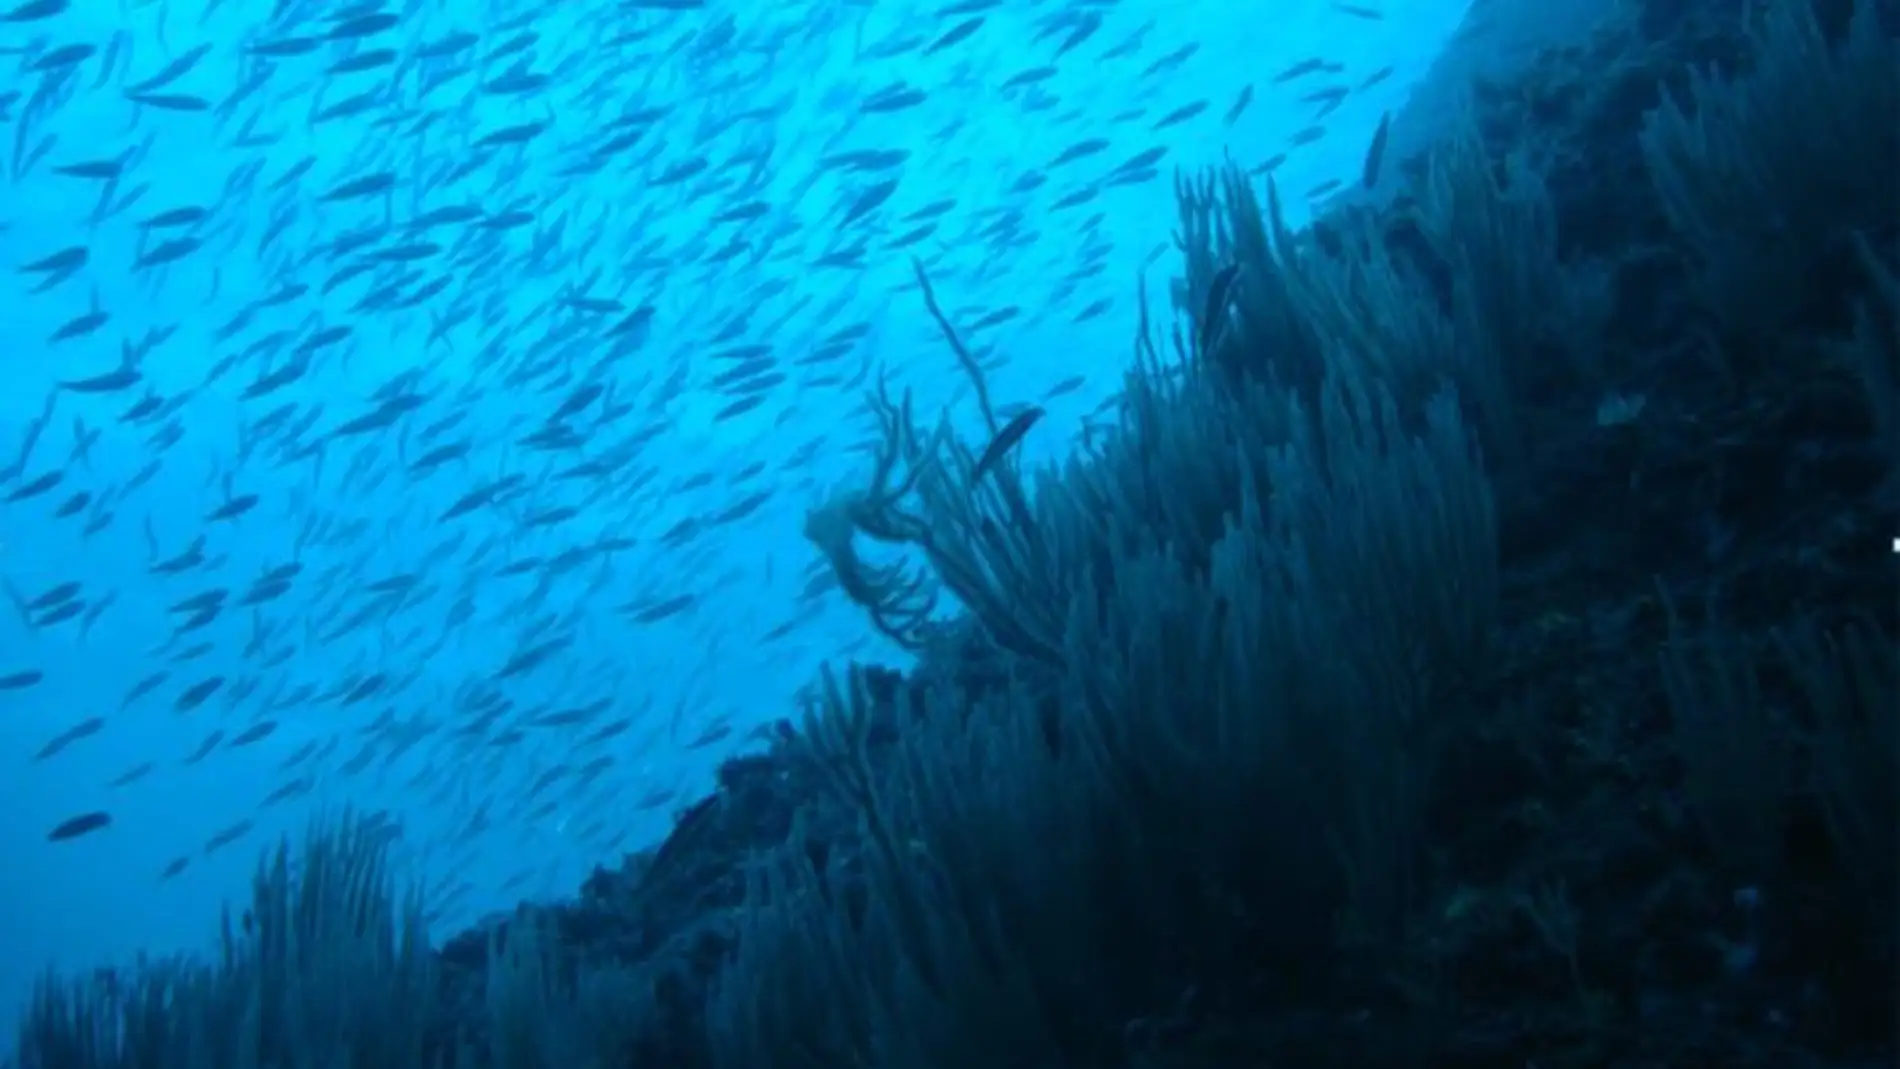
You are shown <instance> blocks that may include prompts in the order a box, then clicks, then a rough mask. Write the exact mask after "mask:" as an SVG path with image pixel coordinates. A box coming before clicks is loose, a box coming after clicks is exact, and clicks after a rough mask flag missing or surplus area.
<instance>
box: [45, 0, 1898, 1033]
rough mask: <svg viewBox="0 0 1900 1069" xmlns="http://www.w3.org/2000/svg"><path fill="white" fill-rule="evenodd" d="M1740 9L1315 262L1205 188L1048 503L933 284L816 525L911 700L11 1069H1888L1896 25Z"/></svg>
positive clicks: (1486, 145) (1440, 159)
mask: <svg viewBox="0 0 1900 1069" xmlns="http://www.w3.org/2000/svg"><path fill="white" fill-rule="evenodd" d="M1718 7H1720V8H1721V9H1722V10H1723V11H1725V12H1728V14H1727V15H1725V16H1719V17H1718V15H1717V14H1715V13H1714V12H1715V9H1716V8H1718ZM1735 8H1736V5H1726V6H1724V5H1711V6H1710V7H1708V8H1706V9H1704V8H1693V7H1690V8H1681V9H1670V8H1665V6H1664V5H1649V7H1647V8H1645V9H1644V11H1643V13H1642V17H1640V18H1636V17H1633V18H1632V19H1630V20H1629V21H1626V22H1619V23H1617V24H1615V25H1612V26H1609V27H1606V28H1605V29H1604V30H1603V31H1602V32H1601V33H1600V34H1599V35H1598V36H1597V37H1596V38H1594V39H1593V40H1592V41H1591V42H1590V43H1589V44H1588V45H1587V46H1584V47H1580V48H1577V49H1572V50H1566V51H1560V52H1553V53H1551V54H1549V55H1547V56H1546V57H1545V58H1544V60H1543V61H1542V63H1540V65H1539V66H1538V67H1537V68H1536V69H1535V70H1534V71H1533V72H1532V74H1531V75H1529V76H1528V79H1527V80H1526V81H1525V82H1524V83H1522V84H1516V85H1511V86H1492V87H1488V89H1487V91H1486V92H1485V93H1484V94H1483V95H1482V96H1481V97H1480V99H1479V100H1478V102H1477V103H1476V104H1475V109H1476V110H1475V111H1474V112H1473V114H1472V115H1471V116H1470V118H1471V121H1470V123H1469V124H1468V126H1467V128H1466V132H1465V133H1464V134H1463V135H1462V136H1458V137H1454V138H1452V139H1451V140H1449V141H1447V142H1444V143H1441V144H1439V145H1437V146H1435V147H1434V149H1433V150H1432V151H1431V152H1430V153H1429V154H1428V155H1426V156H1425V157H1423V158H1421V159H1418V160H1406V161H1399V162H1393V161H1390V160H1388V161H1386V162H1385V164H1384V166H1385V167H1387V168H1396V169H1398V170H1399V171H1400V172H1401V173H1402V176H1403V185H1404V189H1403V191H1402V193H1401V194H1400V195H1399V196H1398V197H1397V199H1395V200H1392V201H1389V202H1383V201H1368V202H1364V203H1359V202H1352V201H1347V202H1342V205H1343V206H1341V207H1339V208H1337V209H1336V210H1334V211H1332V212H1330V213H1328V214H1326V215H1324V216H1322V217H1321V218H1320V219H1318V220H1317V221H1316V222H1315V224H1314V225H1313V226H1311V227H1310V228H1307V229H1304V230H1299V231H1295V230H1293V229H1292V228H1291V227H1289V226H1288V225H1287V223H1286V222H1285V216H1284V212H1283V206H1282V203H1281V200H1280V194H1279V192H1278V190H1277V188H1276V186H1275V184H1274V183H1273V182H1272V181H1271V180H1263V179H1261V178H1259V177H1258V176H1253V175H1249V174H1247V173H1245V172H1243V171H1241V170H1239V169H1233V168H1229V169H1219V170H1214V171H1207V172H1196V173H1182V174H1180V175H1179V177H1178V179H1177V187H1176V193H1177V198H1176V199H1177V203H1178V210H1179V223H1178V228H1177V231H1176V236H1177V248H1176V249H1175V250H1174V252H1173V256H1172V259H1171V260H1170V261H1166V262H1167V263H1168V264H1169V265H1170V266H1169V268H1168V271H1169V275H1170V277H1168V278H1165V279H1161V280H1160V281H1161V282H1162V285H1161V286H1160V287H1159V290H1158V292H1159V294H1160V296H1159V297H1157V298H1156V299H1154V300H1152V302H1150V300H1149V298H1148V296H1147V294H1148V292H1149V291H1148V288H1147V287H1146V286H1145V285H1144V287H1143V290H1142V293H1143V295H1144V296H1143V302H1144V303H1143V305H1142V316H1141V323H1140V328H1139V331H1138V333H1137V335H1136V336H1135V337H1134V338H1133V339H1131V341H1130V349H1131V352H1130V353H1129V354H1128V368H1129V370H1128V372H1127V375H1126V380H1125V384H1124V388H1123V390H1122V392H1121V394H1120V397H1119V401H1118V404H1117V406H1116V408H1115V410H1114V412H1113V418H1112V421H1111V422H1110V423H1109V424H1107V425H1104V426H1102V427H1100V428H1098V429H1097V430H1096V431H1094V432H1093V433H1091V435H1090V436H1089V437H1088V438H1087V439H1086V440H1085V442H1084V443H1083V445H1082V447H1081V448H1080V450H1079V451H1078V452H1077V453H1075V454H1074V455H1072V456H1070V457H1069V458H1067V460H1066V461H1065V462H1063V463H1062V464H1060V465H1058V466H1053V467H1047V466H1036V465H1033V464H1029V463H1025V462H1024V461H1023V459H1022V458H1021V457H1020V455H1019V453H1018V451H1017V449H1016V448H1015V443H1016V441H1017V440H1018V439H1020V438H1021V437H1022V436H1023V432H1024V430H1025V429H1026V428H1027V427H1028V425H1029V424H1030V423H1032V422H1033V421H1034V420H1035V419H1036V418H1037V416H1036V414H1035V413H1034V410H1019V411H1017V412H1015V413H1014V414H1011V413H1008V412H1005V411H1004V410H1002V409H1001V408H1000V407H999V406H997V405H996V404H995V403H994V402H993V400H992V396H991V391H990V389H989V386H988V383H987V381H986V371H985V369H984V367H983V366H982V363H981V361H980V360H979V359H978V358H977V357H976V356H975V355H973V352H972V348H971V346H970V345H969V343H968V341H967V339H966V336H965V330H964V329H963V328H962V327H960V325H959V324H958V322H957V321H956V316H955V314H954V313H953V312H952V311H951V310H949V309H953V308H954V307H955V305H956V301H955V298H954V297H953V296H952V295H949V294H947V293H945V292H942V290H941V287H940V285H939V284H938V283H937V282H936V281H934V280H933V279H932V278H931V277H930V276H929V273H928V271H927V269H926V268H925V266H924V265H922V264H918V265H916V266H915V268H914V270H915V276H916V281H917V283H918V287H917V293H916V295H915V298H916V301H917V304H918V309H917V314H918V315H919V317H920V318H921V319H922V320H923V321H925V322H927V323H928V325H929V327H930V328H931V329H932V330H934V331H936V332H937V333H938V334H939V335H940V337H941V339H942V344H943V350H944V359H945V360H946V361H953V362H954V363H955V364H956V366H957V367H958V368H959V369H960V371H961V372H962V373H963V374H964V375H965V376H966V377H967V381H968V384H969V387H970V389H969V391H968V393H967V395H965V397H964V399H961V400H957V401H954V402H952V404H951V405H950V406H949V407H946V408H944V409H942V410H933V409H931V408H929V407H928V406H927V405H924V404H920V402H919V400H918V399H917V398H916V397H915V396H914V395H912V394H910V393H908V392H906V391H903V390H901V389H892V388H890V387H889V386H887V385H886V384H884V383H883V382H881V381H873V382H872V383H871V384H870V390H869V393H868V396H867V399H866V416H867V417H868V420H867V423H868V426H869V427H870V428H872V432H873V433H872V437H871V439H870V442H869V446H868V448H867V450H866V456H865V458H864V463H863V464H862V468H861V471H859V473H858V474H857V475H856V476H855V477H853V478H850V479H847V480H846V481H844V482H842V483H840V484H838V485H835V486H832V487H829V488H828V492H827V493H825V494H824V495H823V496H822V498H821V499H820V500H818V501H816V502H815V503H814V505H813V507H812V509H811V511H810V513H809V516H808V518H807V521H806V524H805V534H806V536H807V537H808V538H809V540H810V541H811V542H812V543H813V544H814V545H815V547H816V548H817V549H818V550H819V551H820V552H821V553H822V555H823V557H824V559H825V561H826V562H827V563H828V566H829V567H830V568H831V569H832V570H833V572H834V573H835V576H836V580H837V583H838V586H839V588H840V589H841V590H842V591H843V592H844V593H845V594H846V595H847V596H848V597H849V598H850V599H851V600H852V602H853V603H854V604H855V605H856V606H857V607H858V608H859V609H861V610H862V613H863V616H864V619H865V621H866V626H867V627H870V628H873V629H875V630H876V631H877V632H879V633H881V634H882V635H884V636H885V637H887V638H888V639H890V640H891V641H892V642H894V643H895V644H896V645H897V646H898V647H901V648H902V649H904V650H907V651H910V652H911V653H913V654H914V655H915V658H916V665H915V667H914V668H912V669H910V670H907V671H903V672H897V671H893V670H890V669H886V668H881V667H878V666H875V665H871V664H861V663H853V664H846V665H840V666H837V667H835V668H833V669H830V670H827V671H826V672H824V673H823V674H822V676H821V678H819V679H817V680H816V681H815V682H814V683H813V685H811V686H810V687H808V688H807V689H806V690H805V692H804V695H805V697H804V703H803V708H802V709H800V710H797V711H796V712H797V715H796V716H795V717H793V718H788V720H787V722H786V723H784V724H783V725H782V726H781V730H779V731H777V732H775V733H774V735H773V737H772V739H771V741H770V744H769V746H768V747H767V748H766V749H765V750H764V751H763V752H760V753H757V754H753V755H749V756H743V757H738V758H734V759H732V760H730V761H728V762H727V763H726V764H725V765H724V767H723V768H722V769H721V771H720V776H719V781H720V782H719V788H718V790H717V791H716V792H714V793H712V794H710V795H708V796H706V797H705V798H703V799H702V800H700V801H699V802H697V803H695V804H694V805H692V806H691V807H689V808H688V809H687V810H686V811H685V812H684V813H683V814H682V815H681V817H680V819H679V820H678V823H677V825H676V826H675V828H674V829H673V832H672V834H671V835H670V836H669V837H668V838H667V839H666V841H665V842H664V843H663V844H661V845H660V846H658V847H657V848H655V849H653V850H651V851H645V852H642V853H641V854H639V855H636V856H634V857H632V858H630V859H628V860H627V861H626V862H625V863H624V864H620V865H617V866H613V867H602V868H601V869H599V870H597V871H596V872H595V874H594V875H593V876H592V878H590V879H589V880H588V881H587V883H586V885H585V886H584V887H583V888H582V889H581V891H580V893H579V894H578V896H577V897H575V898H574V899H573V900H571V901H567V902H562V903H558V904H551V905H549V904H542V905H531V906H530V905H524V906H523V907H522V909H521V910H520V911H518V912H517V913H515V914H514V915H512V916H510V917H507V918H503V919H499V920H497V921H495V922H494V923H492V924H489V925H486V926H484V927H481V928H478V929H475V930H471V931H469V932H467V933H465V934H464V935H462V936H460V937H458V938H456V939H453V940H451V941H449V942H448V943H447V944H446V945H444V946H442V947H440V948H432V947H430V946H428V945H427V944H426V943H425V942H424V941H423V940H421V939H419V938H418V937H417V933H418V931H419V930H420V929H421V920H420V917H421V914H422V912H423V910H424V908H425V901H424V897H423V892H421V891H420V890H418V889H417V888H415V887H411V886H408V885H407V884H405V883H404V882H403V881H402V880H401V879H400V878H399V877H398V875H397V874H396V873H395V871H394V870H393V869H392V868H391V867H390V866H389V865H388V864H387V861H386V850H387V836H386V835H381V834H379V824H378V823H377V821H376V820H374V819H372V818H369V817H366V816H362V815H355V814H348V813H344V814H338V815H336V816H335V817H334V818H333V819H330V820H326V821H324V822H321V823H319V824H317V825H315V826H314V827H313V828H312V829H311V830H310V831H309V833H308V834H307V836H305V837H304V838H303V839H301V840H299V841H297V842H293V843H289V844H287V845H285V846H284V847H282V848H280V849H279V850H278V851H277V852H276V853H274V854H272V855H271V856H270V857H269V858H267V859H266V860H265V861H264V862H263V863H262V864H261V867H260V869H259V872H258V876H257V880H256V883H255V886H254V890H253V895H252V898H251V905H250V906H249V908H248V910H246V911H244V912H242V913H241V914H237V915H232V916H227V917H226V919H225V921H224V927H223V936H222V943H221V950H220V952H219V954H218V955H217V956H216V957H215V958H213V959H211V960H190V959H187V960H180V961H175V962H148V963H145V964H144V965H143V966H142V967H140V968H137V969H132V970H127V971H121V972H116V973H113V974H111V975H109V976H103V977H102V976H88V977H79V978H68V977H58V976H49V978H48V979H47V981H46V982H45V984H44V986H43V987H42V989H41V992H40V995H39V997H38V998H37V1000H36V1001H35V1003H34V1005H33V1006H32V1008H31V1009H30V1010H29V1012H28V1015H27V1020H26V1024H25V1026H24V1028H23V1032H22V1037H21V1040H20V1049H19V1052H18V1055H17V1059H16V1060H17V1062H18V1066H19V1069H107V1067H113V1069H157V1067H161V1066H162V1067H178V1069H188V1067H200V1066H202V1067H220V1069H222V1067H237V1066H284V1067H303V1066H310V1067H323V1069H337V1067H344V1069H387V1067H391V1066H416V1067H435V1066H454V1067H458V1069H467V1067H473V1066H482V1067H494V1069H527V1067H557V1069H588V1067H596V1066H598V1067H662V1066H663V1067H666V1069H972V1067H984V1069H1212V1067H1223V1069H1240V1067H1261V1069H1266V1067H1277V1066H1315V1065H1317V1066H1330V1067H1365V1069H1384V1067H1392V1069H1400V1067H1420V1066H1460V1067H1467V1069H1473V1067H1475V1069H1483V1067H1492V1066H1495V1067H1499V1069H1503V1067H1513V1069H1517V1067H1525V1066H1537V1067H1540V1069H1566V1067H1576V1069H1581V1067H1628V1069H1636V1067H1647V1066H1724V1067H1737V1069H1742V1067H1749V1066H1762V1067H1768V1066H1777V1067H1782V1069H1795V1067H1824V1066H1825V1067H1836V1066H1837V1067H1842V1069H1845V1067H1849V1066H1862V1065H1875V1064H1889V1063H1891V1062H1892V1059H1893V1058H1894V1055H1895V1050H1894V1036H1895V1020H1894V1013H1895V1010H1894V1007H1895V1006H1896V1005H1900V998H1897V996H1900V989H1897V987H1896V976H1900V973H1897V972H1896V969H1895V965H1896V931H1895V919H1896V916H1900V914H1896V913H1895V910H1894V908H1893V907H1894V904H1895V902H1896V901H1897V899H1896V896H1897V895H1900V886H1897V885H1896V872H1895V868H1896V862H1897V861H1900V854H1896V851H1895V850H1894V844H1895V843H1896V842H1900V827H1897V826H1896V816H1897V815H1900V796H1896V789H1895V776H1894V771H1895V769H1894V756H1895V754H1896V753H1900V750H1896V745H1900V738H1896V734H1895V729H1896V719H1897V718H1900V687H1897V683H1900V680H1897V678H1896V675H1897V672H1896V670H1897V668H1900V656H1897V651H1896V647H1895V642H1896V635H1897V634H1900V632H1897V631H1896V627H1897V626H1900V620H1896V618H1895V616H1896V607H1897V605H1900V602H1897V600H1896V598H1895V596H1894V592H1895V587H1894V573H1893V561H1892V557H1891V556H1890V554H1889V542H1890V541H1891V539H1892V538H1893V537H1894V536H1895V535H1896V534H1897V533H1900V526H1896V513H1897V512H1900V509H1896V502H1897V501H1900V498H1897V496H1896V495H1897V494H1900V490H1897V489H1896V481H1895V476H1896V473H1897V470H1896V469H1897V463H1896V462H1900V430H1897V428H1900V385H1897V384H1900V378H1897V374H1900V259H1897V258H1896V254H1895V252H1896V239H1897V238H1900V198H1896V197H1895V196H1894V192H1895V190H1896V189H1900V140H1897V139H1900V122H1896V121H1895V120H1896V117H1897V116H1900V50H1897V49H1896V43H1895V36H1894V34H1895V30H1896V28H1897V27H1900V18H1897V16H1896V12H1895V11H1894V9H1893V8H1892V6H1891V5H1889V4H1883V3H1878V2H1876V0H1858V2H1855V3H1851V4H1850V3H1822V4H1815V5H1812V6H1810V5H1809V4H1808V3H1806V2H1794V0H1789V2H1782V3H1771V4H1764V5H1756V8H1757V9H1755V10H1751V11H1750V12H1749V13H1748V15H1747V20H1746V21H1745V22H1744V21H1742V20H1741V19H1739V18H1737V17H1736V16H1735V14H1734V9H1735ZM1533 117H1534V118H1535V120H1536V121H1535V124H1534V125H1533V123H1532V122H1531V119H1532V118H1533ZM1378 167H1379V164H1378V162H1377V161H1373V162H1372V163H1370V164H1369V165H1368V168H1367V170H1368V173H1369V174H1371V173H1372V172H1374V171H1376V170H1377V169H1378ZM945 605H954V606H956V607H957V610H958V611H956V612H955V613H954V615H949V616H946V615H944V614H943V613H942V612H940V611H938V610H939V608H940V607H941V606H945Z"/></svg>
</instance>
